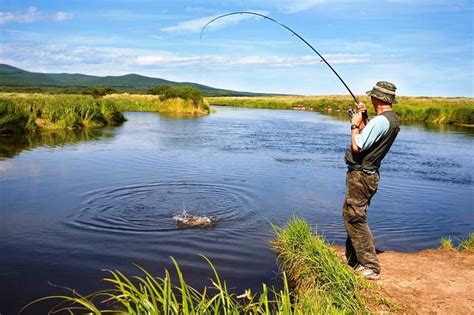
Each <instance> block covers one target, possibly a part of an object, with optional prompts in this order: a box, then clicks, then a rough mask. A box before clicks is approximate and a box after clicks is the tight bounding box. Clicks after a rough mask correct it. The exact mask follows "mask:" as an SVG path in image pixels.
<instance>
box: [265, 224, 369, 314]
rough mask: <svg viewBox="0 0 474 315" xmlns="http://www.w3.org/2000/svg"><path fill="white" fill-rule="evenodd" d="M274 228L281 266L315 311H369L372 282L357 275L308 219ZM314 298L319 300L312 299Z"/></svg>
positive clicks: (296, 290)
mask: <svg viewBox="0 0 474 315" xmlns="http://www.w3.org/2000/svg"><path fill="white" fill-rule="evenodd" d="M274 230H275V233H276V235H277V237H276V239H275V240H274V241H273V242H272V243H271V244H272V247H273V248H274V249H275V251H276V252H277V253H278V261H279V265H280V269H281V270H282V271H283V272H285V273H286V274H287V275H288V279H289V283H290V285H291V287H292V288H293V290H294V292H295V293H296V294H297V295H299V296H301V297H304V298H303V299H302V301H304V300H306V301H308V302H309V305H310V306H311V307H312V310H313V311H315V313H314V314H327V313H337V312H343V313H366V312H369V307H368V296H367V295H366V293H367V292H368V288H369V285H368V282H367V281H366V280H365V279H363V278H361V277H359V276H357V275H356V274H355V273H354V272H353V271H352V269H351V268H350V267H348V266H347V264H345V263H344V262H343V261H342V260H341V259H340V258H339V257H338V256H337V254H336V252H335V251H334V250H333V249H332V248H331V247H330V246H329V245H328V244H327V243H326V241H325V240H324V238H323V237H321V236H318V235H314V234H313V231H312V230H311V228H310V227H309V225H308V224H307V223H306V222H305V221H304V220H302V219H297V218H295V219H293V220H291V221H290V222H289V223H287V225H286V226H285V227H284V228H279V227H274ZM313 300H314V301H318V302H317V303H310V301H313Z"/></svg>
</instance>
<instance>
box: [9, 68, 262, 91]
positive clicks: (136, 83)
mask: <svg viewBox="0 0 474 315" xmlns="http://www.w3.org/2000/svg"><path fill="white" fill-rule="evenodd" d="M157 85H189V86H193V87H196V88H198V89H199V90H201V92H202V93H204V94H205V95H208V96H211V95H213V96H224V95H229V96H231V95H233V96H251V95H253V96H257V95H264V94H261V93H250V92H240V91H232V90H225V89H218V88H214V87H210V86H206V85H202V84H197V83H192V82H174V81H168V80H165V79H160V78H152V77H146V76H142V75H138V74H126V75H121V76H105V77H100V76H92V75H85V74H79V73H74V74H70V73H38V72H30V71H26V70H22V69H19V68H16V67H13V66H10V65H6V64H0V90H3V91H26V92H27V91H57V92H72V93H75V92H76V93H77V92H79V91H80V90H81V89H83V88H87V87H111V88H115V89H117V90H118V91H121V92H145V91H146V90H148V89H149V88H151V87H153V86H157Z"/></svg>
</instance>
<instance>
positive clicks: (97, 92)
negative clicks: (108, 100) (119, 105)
mask: <svg viewBox="0 0 474 315" xmlns="http://www.w3.org/2000/svg"><path fill="white" fill-rule="evenodd" d="M81 93H82V94H84V95H92V97H93V98H99V97H103V96H105V95H107V94H114V93H117V90H116V89H113V88H109V87H106V88H102V87H89V88H85V89H83V90H82V92H81Z"/></svg>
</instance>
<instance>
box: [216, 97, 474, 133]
mask: <svg viewBox="0 0 474 315" xmlns="http://www.w3.org/2000/svg"><path fill="white" fill-rule="evenodd" d="M207 100H208V101H209V104H211V105H225V106H239V107H251V108H267V109H291V108H292V107H293V105H298V104H301V105H304V106H305V107H306V109H307V110H312V111H316V112H320V113H325V114H329V115H332V116H342V117H347V116H346V111H347V109H349V108H350V107H353V106H354V105H353V100H352V98H351V97H349V96H274V97H209V98H207ZM360 100H361V101H362V102H364V103H366V104H367V105H368V107H369V114H370V115H374V112H373V109H372V106H371V105H370V100H369V98H368V97H365V96H364V97H361V98H360ZM394 110H395V112H396V113H397V114H398V116H399V117H400V120H401V121H402V122H405V123H407V122H423V123H437V124H444V123H446V124H457V125H465V126H474V99H472V98H441V97H398V104H396V105H394Z"/></svg>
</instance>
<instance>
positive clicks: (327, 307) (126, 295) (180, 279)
mask: <svg viewBox="0 0 474 315" xmlns="http://www.w3.org/2000/svg"><path fill="white" fill-rule="evenodd" d="M274 230H275V233H276V239H275V240H274V241H272V243H271V244H272V246H273V248H274V249H275V250H276V251H277V253H278V258H279V262H280V268H281V270H282V273H281V275H282V276H281V282H282V283H281V287H280V288H279V289H275V288H269V287H268V286H267V285H266V284H262V287H261V290H260V292H258V293H252V292H251V291H250V290H245V291H244V293H243V294H240V295H237V294H236V293H234V292H232V291H231V290H229V288H228V286H227V283H226V282H225V281H224V280H222V279H221V278H220V276H219V273H218V272H217V270H216V268H215V267H214V266H213V264H212V263H211V261H210V260H209V259H207V258H206V257H204V256H202V257H203V258H204V259H205V260H206V261H207V262H208V264H209V266H210V268H211V270H212V273H213V277H212V278H211V279H209V280H210V285H209V286H206V287H204V288H203V289H202V290H197V289H195V288H193V287H191V286H190V285H189V284H188V283H187V282H186V280H185V277H184V274H183V272H182V271H181V269H180V267H179V265H178V263H177V262H176V261H175V260H174V259H173V258H171V259H172V261H173V264H174V272H175V274H176V278H177V281H176V282H174V281H173V277H172V275H171V273H170V272H169V271H168V270H165V271H164V276H163V277H154V276H153V275H151V274H150V273H149V272H148V271H146V270H145V269H143V268H141V267H138V266H137V267H138V269H139V270H140V271H141V273H142V276H127V275H125V274H123V273H122V272H120V271H118V270H108V273H109V277H107V278H105V279H104V281H106V282H107V283H108V284H110V285H111V286H112V288H111V289H107V290H103V291H98V292H95V293H92V294H89V295H86V296H84V295H80V294H79V293H77V292H76V291H75V290H72V289H67V290H68V292H69V294H68V295H56V296H48V297H44V298H40V299H38V300H36V301H33V302H31V303H29V304H28V305H26V306H25V307H24V308H23V309H22V310H21V311H20V313H21V312H23V311H24V310H26V309H31V308H34V307H35V305H36V304H37V303H40V302H44V301H47V300H50V301H52V300H53V301H56V305H55V306H54V307H53V308H52V309H51V313H61V312H63V313H68V314H84V313H91V314H104V313H113V314H184V315H187V314H268V315H270V314H281V315H293V314H295V315H306V314H368V313H370V312H371V311H372V310H371V308H369V306H368V305H369V302H372V301H371V300H370V299H372V298H373V297H375V295H373V291H372V287H369V284H368V282H367V281H366V280H365V279H363V278H361V277H359V276H357V275H356V274H355V273H354V272H353V271H352V270H351V269H350V268H349V267H348V266H347V265H346V264H345V263H344V262H342V260H341V259H339V258H338V256H337V254H336V253H335V252H334V250H333V249H331V248H330V246H329V245H328V244H327V243H326V242H325V240H324V239H323V238H322V237H320V236H315V235H313V232H312V231H311V229H310V227H309V226H308V224H307V223H306V222H305V221H303V220H300V219H293V220H292V221H290V222H289V223H288V224H287V225H286V227H285V228H278V227H274ZM287 276H288V278H287ZM384 303H387V302H386V301H385V302H384ZM380 304H381V303H379V305H380Z"/></svg>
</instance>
